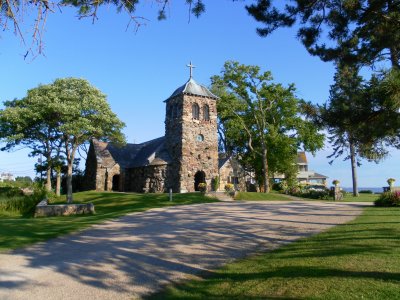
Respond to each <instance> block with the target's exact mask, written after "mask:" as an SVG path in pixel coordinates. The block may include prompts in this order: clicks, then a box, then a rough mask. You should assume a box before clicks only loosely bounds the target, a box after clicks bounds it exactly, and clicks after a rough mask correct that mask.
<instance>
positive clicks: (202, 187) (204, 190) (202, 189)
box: [198, 182, 207, 193]
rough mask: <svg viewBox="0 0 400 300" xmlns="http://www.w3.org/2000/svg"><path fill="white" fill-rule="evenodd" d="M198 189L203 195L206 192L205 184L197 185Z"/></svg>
mask: <svg viewBox="0 0 400 300" xmlns="http://www.w3.org/2000/svg"><path fill="white" fill-rule="evenodd" d="M198 187H199V191H200V192H202V193H205V192H206V191H207V183H205V182H201V183H199V185H198Z"/></svg>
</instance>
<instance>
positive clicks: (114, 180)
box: [112, 175, 119, 192]
mask: <svg viewBox="0 0 400 300" xmlns="http://www.w3.org/2000/svg"><path fill="white" fill-rule="evenodd" d="M112 190H113V191H115V192H118V191H119V175H114V176H113V178H112Z"/></svg>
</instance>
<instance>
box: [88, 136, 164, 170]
mask: <svg viewBox="0 0 400 300" xmlns="http://www.w3.org/2000/svg"><path fill="white" fill-rule="evenodd" d="M164 141H165V137H160V138H157V139H154V140H151V141H148V142H144V143H141V144H126V145H125V146H122V147H120V146H117V145H114V144H112V143H107V142H101V141H98V140H95V139H94V140H92V143H93V146H94V150H95V153H96V158H97V161H98V162H99V163H100V164H102V165H103V166H105V167H107V168H110V167H112V166H114V165H115V164H117V163H118V164H119V165H120V167H121V168H137V167H144V166H148V165H165V164H168V163H170V161H171V158H170V157H169V155H168V153H167V151H166V149H165V146H164Z"/></svg>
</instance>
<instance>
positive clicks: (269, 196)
mask: <svg viewBox="0 0 400 300" xmlns="http://www.w3.org/2000/svg"><path fill="white" fill-rule="evenodd" d="M378 197H379V195H377V194H360V196H359V197H353V195H352V194H350V193H347V195H346V196H345V197H344V199H343V200H342V201H343V202H374V201H375V200H376V199H378ZM296 198H299V199H302V200H305V201H333V199H332V200H318V199H309V198H300V197H296ZM235 200H249V201H250V200H253V201H273V200H283V201H288V200H291V199H290V198H288V197H287V196H286V195H282V194H280V193H278V192H274V191H272V192H270V193H253V192H239V193H238V194H237V196H236V197H235Z"/></svg>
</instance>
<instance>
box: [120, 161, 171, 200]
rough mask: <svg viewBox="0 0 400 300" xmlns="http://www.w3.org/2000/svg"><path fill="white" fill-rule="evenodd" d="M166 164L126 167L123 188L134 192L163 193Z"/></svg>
mask: <svg viewBox="0 0 400 300" xmlns="http://www.w3.org/2000/svg"><path fill="white" fill-rule="evenodd" d="M167 172H168V171H167V165H157V166H146V167H140V168H132V169H127V170H126V174H125V189H126V191H129V192H136V193H163V192H165V191H166V189H167V186H166V177H167Z"/></svg>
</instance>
